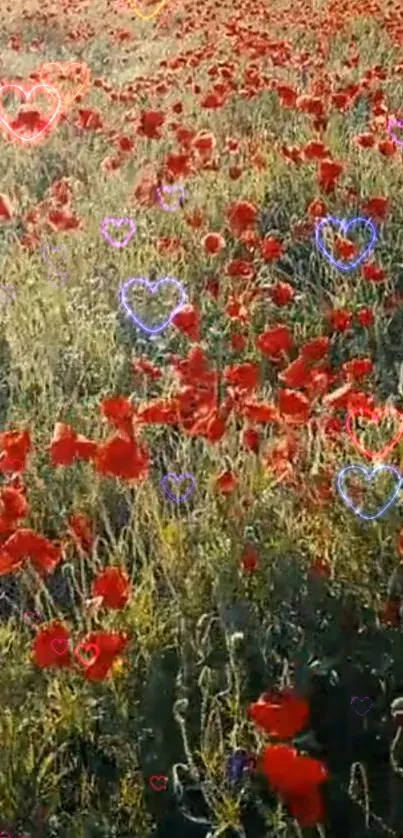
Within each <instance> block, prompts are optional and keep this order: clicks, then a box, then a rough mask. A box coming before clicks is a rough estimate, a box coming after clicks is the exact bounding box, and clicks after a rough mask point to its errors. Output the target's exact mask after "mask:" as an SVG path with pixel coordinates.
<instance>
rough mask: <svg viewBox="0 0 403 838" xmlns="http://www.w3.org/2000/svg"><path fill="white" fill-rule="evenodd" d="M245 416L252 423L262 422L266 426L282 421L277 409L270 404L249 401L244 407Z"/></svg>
mask: <svg viewBox="0 0 403 838" xmlns="http://www.w3.org/2000/svg"><path fill="white" fill-rule="evenodd" d="M242 412H243V415H244V416H245V419H249V421H250V422H261V423H262V424H263V425H266V424H267V423H268V422H278V421H280V417H279V413H278V410H277V408H276V407H275V406H274V405H273V404H270V403H269V402H255V401H247V402H245V405H244V407H243V411H242Z"/></svg>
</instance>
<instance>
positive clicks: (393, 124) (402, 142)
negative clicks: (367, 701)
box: [387, 116, 403, 145]
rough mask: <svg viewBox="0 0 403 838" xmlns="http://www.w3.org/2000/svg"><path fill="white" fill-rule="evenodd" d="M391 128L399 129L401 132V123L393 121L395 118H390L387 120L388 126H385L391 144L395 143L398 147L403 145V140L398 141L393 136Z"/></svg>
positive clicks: (402, 123)
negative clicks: (391, 141)
mask: <svg viewBox="0 0 403 838" xmlns="http://www.w3.org/2000/svg"><path fill="white" fill-rule="evenodd" d="M392 126H393V127H397V128H401V129H402V130H403V122H400V121H399V120H398V119H395V117H394V116H392V117H391V118H390V119H389V120H388V126H387V131H388V134H389V136H390V138H391V139H392V140H393V142H395V143H397V144H398V145H403V140H398V139H397V137H396V134H394V133H393V131H392V130H391V129H392Z"/></svg>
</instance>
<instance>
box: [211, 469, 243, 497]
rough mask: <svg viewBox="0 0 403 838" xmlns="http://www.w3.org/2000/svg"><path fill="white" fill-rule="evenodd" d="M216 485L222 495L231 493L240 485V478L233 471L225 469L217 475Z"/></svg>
mask: <svg viewBox="0 0 403 838" xmlns="http://www.w3.org/2000/svg"><path fill="white" fill-rule="evenodd" d="M215 485H216V489H217V491H218V492H220V494H221V495H230V494H232V492H234V491H235V489H236V488H237V486H238V485H239V480H238V478H237V477H235V474H233V472H232V471H223V472H221V474H220V475H219V476H218V477H217V479H216V481H215Z"/></svg>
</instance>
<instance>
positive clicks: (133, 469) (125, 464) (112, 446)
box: [95, 434, 150, 480]
mask: <svg viewBox="0 0 403 838" xmlns="http://www.w3.org/2000/svg"><path fill="white" fill-rule="evenodd" d="M149 465H150V457H149V453H148V451H147V449H146V448H145V447H144V446H142V445H140V444H139V443H138V442H137V440H136V439H125V438H124V437H122V436H120V434H115V436H113V437H111V438H110V439H108V440H107V441H106V442H104V443H102V444H100V445H99V446H98V450H97V454H96V457H95V468H96V470H97V471H98V473H99V474H103V475H105V476H110V477H120V478H122V479H124V480H145V479H146V478H147V477H148V470H149Z"/></svg>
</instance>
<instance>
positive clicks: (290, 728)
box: [248, 689, 309, 739]
mask: <svg viewBox="0 0 403 838" xmlns="http://www.w3.org/2000/svg"><path fill="white" fill-rule="evenodd" d="M248 713H249V716H250V717H251V718H252V719H253V721H254V722H255V724H256V725H257V726H258V727H259V728H260V729H261V730H264V731H265V732H266V733H268V734H269V736H275V737H276V738H277V739H291V738H292V737H293V736H295V734H296V733H299V731H300V730H303V728H304V727H306V726H307V724H308V720H309V705H308V704H307V702H306V701H305V700H304V699H303V698H299V696H297V695H296V693H295V692H294V691H293V690H290V689H286V690H282V691H279V692H273V693H265V694H264V695H262V696H261V697H260V698H259V700H258V701H257V702H255V703H254V704H250V706H249V708H248Z"/></svg>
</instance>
